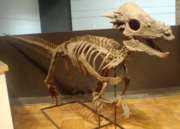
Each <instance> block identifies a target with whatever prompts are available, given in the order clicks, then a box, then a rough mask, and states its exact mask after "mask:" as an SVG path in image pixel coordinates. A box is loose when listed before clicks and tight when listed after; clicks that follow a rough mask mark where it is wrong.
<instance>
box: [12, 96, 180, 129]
mask: <svg viewBox="0 0 180 129" xmlns="http://www.w3.org/2000/svg"><path fill="white" fill-rule="evenodd" d="M126 101H127V104H128V105H129V108H130V111H131V115H130V118H128V119H125V118H124V117H123V116H122V113H123V111H122V109H121V107H119V106H117V123H118V124H119V125H121V126H122V127H124V128H125V129H180V95H176V96H165V97H153V98H139V99H127V100H126ZM86 104H87V105H89V106H90V107H93V104H92V103H91V102H88V103H86ZM47 106H50V105H33V106H15V107H12V112H13V119H14V126H15V129H56V127H55V126H54V125H53V124H52V123H51V122H50V121H49V119H48V118H47V117H46V116H45V115H44V114H43V113H42V112H41V111H40V108H43V107H47ZM44 111H45V112H46V113H47V114H48V115H49V116H50V117H51V118H52V119H53V120H54V121H55V122H56V123H57V125H58V126H59V127H60V128H61V129H91V128H94V127H96V126H97V121H96V120H97V117H96V115H95V114H94V113H93V112H92V111H90V110H89V109H87V108H85V107H83V106H81V104H79V103H74V104H67V105H65V106H61V107H55V108H51V109H46V110H44ZM113 112H114V106H111V105H107V104H104V105H103V112H102V114H104V115H105V116H106V117H108V118H110V119H111V120H113V119H114V114H113ZM106 123H107V121H106V120H102V121H101V124H106ZM102 129H114V127H112V126H108V127H104V128H102ZM117 129H119V128H117Z"/></svg>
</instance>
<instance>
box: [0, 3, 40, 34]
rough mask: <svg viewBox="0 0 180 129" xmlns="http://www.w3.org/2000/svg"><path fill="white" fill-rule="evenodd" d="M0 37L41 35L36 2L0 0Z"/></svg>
mask: <svg viewBox="0 0 180 129" xmlns="http://www.w3.org/2000/svg"><path fill="white" fill-rule="evenodd" d="M0 19H1V22H0V27H1V29H0V30H1V31H0V36H3V34H2V33H8V34H30V33H41V27H40V16H39V4H38V0H0Z"/></svg>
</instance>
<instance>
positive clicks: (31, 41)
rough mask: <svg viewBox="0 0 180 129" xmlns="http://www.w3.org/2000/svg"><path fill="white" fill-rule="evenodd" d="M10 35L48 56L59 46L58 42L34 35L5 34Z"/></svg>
mask: <svg viewBox="0 0 180 129" xmlns="http://www.w3.org/2000/svg"><path fill="white" fill-rule="evenodd" d="M4 35H6V36H8V37H11V38H13V39H17V40H18V41H20V43H22V44H23V45H25V46H27V47H29V48H31V49H33V50H35V51H37V52H39V53H41V54H43V55H45V56H47V57H50V55H51V53H52V51H53V49H55V48H56V47H57V45H56V44H53V43H51V42H49V41H46V40H44V39H42V38H38V37H33V36H13V35H8V34H4Z"/></svg>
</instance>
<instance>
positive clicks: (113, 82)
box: [79, 53, 127, 85]
mask: <svg viewBox="0 0 180 129" xmlns="http://www.w3.org/2000/svg"><path fill="white" fill-rule="evenodd" d="M79 60H80V61H81V63H83V65H84V67H85V68H86V69H87V71H88V72H89V73H90V74H91V75H92V76H94V77H95V78H96V79H97V80H98V81H100V82H107V83H109V84H110V85H116V84H118V83H119V82H121V81H123V80H124V78H125V77H126V75H127V73H126V72H125V74H124V75H122V76H120V77H103V76H101V75H99V73H98V72H96V71H95V70H94V69H93V68H92V67H91V65H90V64H89V63H88V62H87V61H86V57H85V55H84V53H81V55H80V56H79Z"/></svg>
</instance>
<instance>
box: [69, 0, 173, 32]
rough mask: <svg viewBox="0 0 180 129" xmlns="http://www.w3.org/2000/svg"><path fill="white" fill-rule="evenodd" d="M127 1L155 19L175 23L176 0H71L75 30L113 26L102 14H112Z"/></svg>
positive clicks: (168, 23)
mask: <svg viewBox="0 0 180 129" xmlns="http://www.w3.org/2000/svg"><path fill="white" fill-rule="evenodd" d="M126 2H134V3H136V4H138V5H139V6H140V7H141V8H142V9H143V10H144V11H145V12H146V13H148V14H149V15H150V16H152V17H153V18H154V19H155V20H158V21H159V20H160V21H162V22H165V24H166V25H175V0H71V15H72V27H73V30H86V29H87V28H88V30H89V29H104V28H111V27H112V24H111V23H109V21H110V20H109V19H107V18H103V17H101V15H102V14H112V13H113V10H117V9H118V8H119V7H120V6H121V5H122V4H124V3H126ZM86 19H89V20H88V21H87V20H86ZM90 21H91V22H90ZM74 22H75V23H74ZM78 22H79V23H78ZM85 22H87V23H85ZM81 24H83V25H81ZM90 27H91V28H90Z"/></svg>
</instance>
